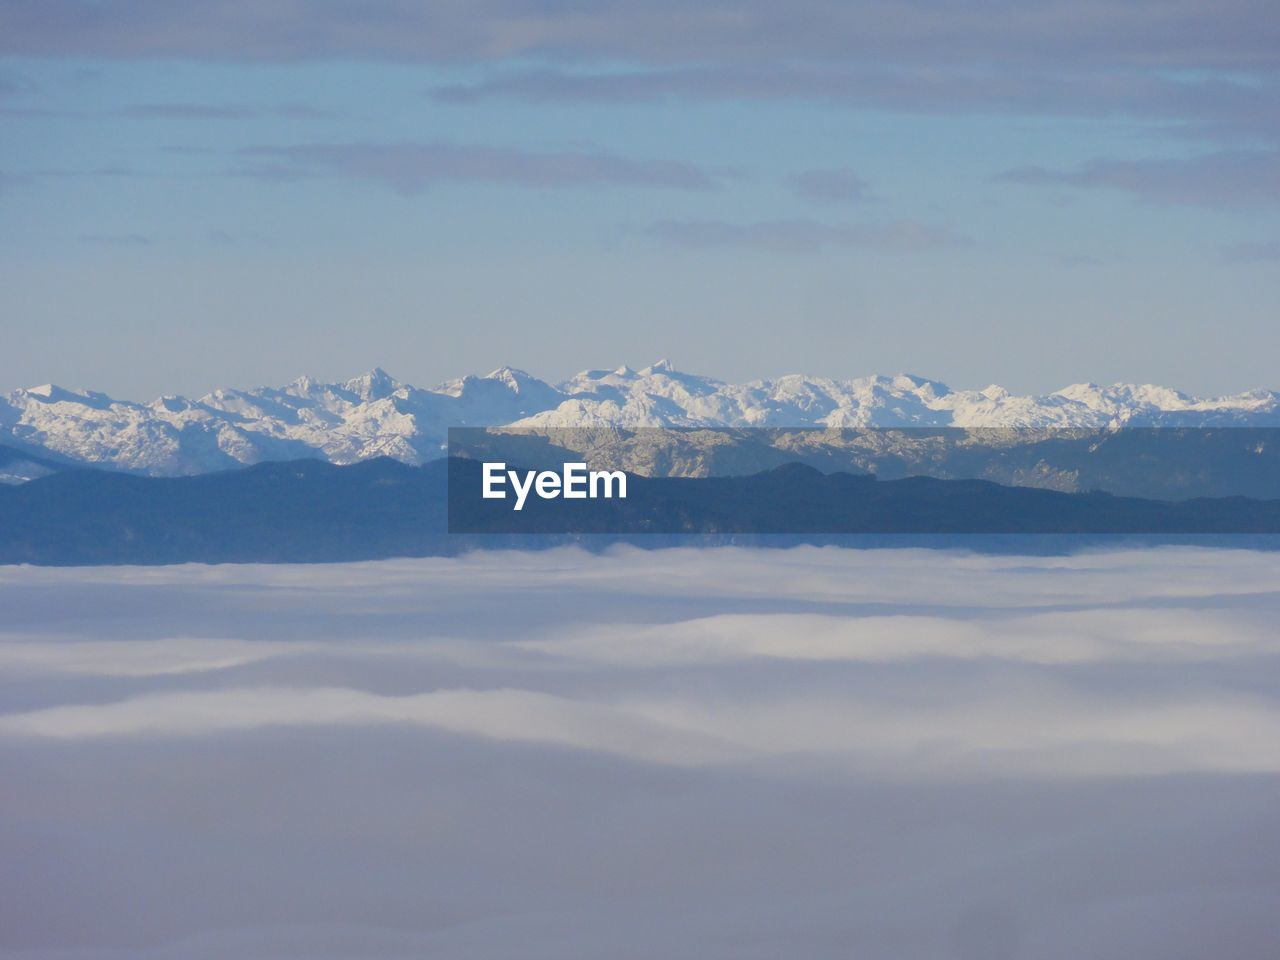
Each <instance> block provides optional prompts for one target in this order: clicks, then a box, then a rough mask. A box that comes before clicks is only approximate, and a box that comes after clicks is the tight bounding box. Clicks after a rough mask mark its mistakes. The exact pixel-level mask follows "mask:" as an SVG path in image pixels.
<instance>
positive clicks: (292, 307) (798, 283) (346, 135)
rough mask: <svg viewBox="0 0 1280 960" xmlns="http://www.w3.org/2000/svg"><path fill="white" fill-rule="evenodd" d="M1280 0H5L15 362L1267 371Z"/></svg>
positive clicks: (48, 373)
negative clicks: (666, 362) (662, 361)
mask: <svg viewBox="0 0 1280 960" xmlns="http://www.w3.org/2000/svg"><path fill="white" fill-rule="evenodd" d="M1277 102H1280V9H1277V8H1276V6H1275V4H1274V3H1272V2H1270V0H1224V2H1217V3H1213V4H1209V3H1204V2H1201V0H1151V2H1143V3H1126V2H1112V3H1106V2H1084V3H1081V2H1079V0H1020V2H1016V3H1015V2H1008V0H999V2H993V0H981V2H972V3H957V2H942V0H923V2H920V3H913V4H909V5H904V4H900V3H888V2H870V3H843V2H835V0H796V2H794V3H788V4H777V3H772V2H770V3H766V2H764V0H743V2H738V3H728V2H723V0H682V2H680V3H674V2H667V0H657V2H652V3H644V4H636V3H623V2H620V0H594V2H587V0H561V2H554V3H548V2H531V0H468V2H461V0H456V2H439V3H411V2H408V0H365V2H360V3H356V2H353V0H324V2H319V0H262V2H258V3H254V4H244V3H241V2H233V0H209V2H203V3H187V2H177V3H174V2H162V0H97V2H90V0H8V2H6V3H4V4H3V5H0V334H2V336H3V349H0V390H8V389H12V388H16V387H19V386H30V385H35V384H41V383H46V382H55V383H59V384H62V385H65V386H69V387H86V388H90V389H97V390H103V391H106V392H108V393H110V394H112V395H115V396H119V397H123V398H129V399H140V400H145V399H150V398H152V397H154V396H158V395H160V394H164V393H183V394H188V395H196V396H198V395H200V394H202V393H204V392H207V391H208V390H210V389H212V388H214V387H216V386H222V385H226V386H240V387H245V386H253V385H263V384H282V383H285V382H287V381H289V380H292V379H293V378H295V377H297V376H299V375H301V374H309V375H312V376H316V377H319V378H322V379H327V380H332V379H344V378H347V377H351V376H355V375H358V374H360V373H362V372H364V371H366V370H369V369H371V368H373V367H375V366H382V367H384V368H386V369H387V370H388V371H389V372H391V373H392V374H393V375H395V376H396V377H397V378H399V379H401V380H404V381H407V382H411V383H414V384H416V385H419V386H431V385H433V384H435V383H437V382H439V381H441V380H444V379H446V378H449V377H454V376H460V375H462V374H464V373H470V372H475V373H484V372H486V371H488V370H490V369H492V368H494V367H497V366H500V365H503V364H510V365H512V366H516V367H520V368H523V369H527V370H529V371H530V372H532V373H534V374H536V375H538V376H541V377H543V378H545V379H548V380H553V381H554V380H559V379H562V378H564V377H567V376H570V375H572V374H573V373H575V372H577V371H579V370H582V369H585V368H612V367H615V366H618V365H620V364H623V363H626V364H630V365H632V366H635V367H639V366H643V365H645V364H648V363H651V362H652V361H654V360H657V359H658V358H660V357H669V358H671V359H672V360H673V361H674V362H675V364H676V365H677V366H678V367H679V368H681V369H683V370H687V371H691V372H696V373H703V374H708V375H712V376H717V377H720V378H723V379H726V380H733V381H740V380H747V379H752V378H757V377H770V376H779V375H783V374H787V373H796V372H801V373H807V374H812V375H819V376H833V377H854V376H862V375H866V374H870V373H898V372H908V373H914V374H918V375H922V376H927V377H931V378H935V379H939V380H942V381H944V382H947V383H948V384H950V385H951V386H953V387H956V388H968V387H976V388H981V387H984V386H986V385H988V384H990V383H999V384H1002V385H1004V386H1005V387H1007V388H1009V389H1011V390H1014V391H1016V392H1046V391H1050V390H1054V389H1058V388H1061V387H1063V386H1066V385H1067V384H1070V383H1076V382H1082V381H1094V382H1104V383H1109V382H1115V381H1124V382H1156V383H1162V384H1165V385H1169V386H1173V387H1176V388H1180V389H1184V390H1187V391H1191V392H1195V393H1229V392H1236V391H1240V390H1245V389H1250V388H1258V387H1265V388H1272V389H1274V388H1277V387H1280V378H1278V377H1277V374H1276V367H1275V362H1274V358H1275V356H1276V355H1277V351H1278V349H1280V334H1278V333H1277V329H1280V324H1277V323H1276V319H1277V318H1276V313H1277V310H1276V307H1277V303H1280V111H1278V110H1277V109H1276V107H1275V104H1276V103H1277Z"/></svg>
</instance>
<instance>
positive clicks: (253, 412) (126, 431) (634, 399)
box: [0, 361, 1280, 482]
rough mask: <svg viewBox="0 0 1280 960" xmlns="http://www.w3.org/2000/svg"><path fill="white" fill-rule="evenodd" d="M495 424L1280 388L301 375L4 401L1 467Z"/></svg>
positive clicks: (211, 465)
mask: <svg viewBox="0 0 1280 960" xmlns="http://www.w3.org/2000/svg"><path fill="white" fill-rule="evenodd" d="M497 425H519V426H522V427H529V428H536V429H554V428H565V427H584V426H604V427H623V428H628V429H630V428H639V427H735V428H737V427H827V428H866V427H961V428H985V427H996V428H1021V429H1027V430H1055V429H1064V428H1075V429H1105V428H1111V427H1121V426H1124V427H1139V426H1142V427H1226V426H1230V427H1280V393H1278V392H1276V391H1270V390H1254V391H1251V392H1247V393H1241V394H1236V395H1234V396H1228V397H1208V398H1203V397H1193V396H1189V395H1187V394H1185V393H1181V392H1179V391H1177V390H1172V389H1169V388H1166V387H1158V386H1152V385H1141V386H1139V385H1133V384H1116V385H1112V386H1109V387H1103V386H1097V385H1095V384H1091V383H1085V384H1075V385H1073V386H1069V387H1066V388H1064V389H1062V390H1058V391H1056V392H1054V393H1049V394H1043V395H1036V396H1018V395H1015V394H1012V393H1010V392H1009V391H1007V390H1004V389H1003V388H1001V387H997V386H990V387H987V388H986V389H983V390H952V389H951V388H950V387H948V386H946V385H945V384H943V383H939V382H938V381H935V380H928V379H925V378H922V377H916V376H908V375H898V376H870V377H862V378H859V379H851V380H838V379H828V378H821V377H807V376H801V375H790V376H784V377H779V378H777V379H772V380H755V381H751V382H748V383H741V384H733V383H726V382H724V381H721V380H717V379H714V378H712V377H706V376H699V375H696V374H690V373H684V372H681V371H679V370H677V369H676V368H675V367H673V366H672V365H671V364H670V363H669V362H667V361H660V362H658V363H655V364H652V365H651V366H648V367H645V368H643V369H640V370H632V369H631V368H629V367H619V368H618V369H616V370H587V371H584V372H582V373H580V374H578V375H577V376H574V377H571V378H570V379H568V380H566V381H564V382H562V383H558V384H551V383H547V382H545V381H543V380H539V379H538V378H537V377H534V376H532V375H531V374H528V373H525V372H524V371H522V370H517V369H514V368H511V367H502V368H499V369H497V370H494V371H493V372H492V373H490V374H488V375H486V376H483V377H480V376H466V377H462V378H459V379H455V380H449V381H446V382H445V383H442V384H440V385H438V386H436V387H433V388H431V389H421V388H418V387H415V386H412V385H410V384H406V383H402V382H400V381H398V380H396V379H394V378H393V377H391V376H390V375H389V374H387V373H386V372H385V371H383V370H381V369H375V370H373V371H371V372H370V373H367V374H365V375H364V376H362V377H356V378H355V379H352V380H347V381H344V382H339V383H322V382H319V381H317V380H313V379H311V378H309V377H301V378H299V379H297V380H295V381H293V382H292V383H290V384H287V385H286V386H283V387H255V388H251V389H244V390H240V389H229V388H227V389H218V390H214V391H213V392H211V393H209V394H207V395H205V396H203V397H200V398H199V399H195V400H192V399H187V398H185V397H181V396H164V397H160V398H159V399H157V400H153V401H151V402H150V403H139V402H133V401H127V400H118V399H114V398H112V397H109V396H107V395H105V394H102V393H97V392H93V391H88V390H71V389H66V388H63V387H59V386H55V385H52V384H46V385H44V386H38V387H30V388H27V389H19V390H14V391H12V392H11V393H9V394H8V395H6V396H4V397H3V398H0V444H3V445H5V446H7V447H9V448H10V449H11V451H13V452H11V453H10V454H8V457H9V460H10V461H11V462H15V463H18V464H19V466H20V467H21V469H17V470H9V471H7V472H6V471H3V470H0V473H4V477H3V478H0V479H4V480H8V481H10V482H15V481H21V480H25V479H30V478H31V477H32V476H37V475H40V474H42V473H44V472H48V471H49V470H52V469H56V466H57V465H59V464H67V463H70V464H79V465H97V466H102V467H107V468H111V469H116V470H122V471H127V472H132V473H140V474H146V475H151V476H182V475H189V474H200V473H208V472H212V471H217V470H224V469H230V468H235V467H239V466H244V465H248V464H254V463H259V462H263V461H284V460H294V459H302V458H318V459H323V460H327V461H329V462H330V463H334V464H349V463H355V462H357V461H361V460H368V459H371V458H374V457H391V458H393V459H395V460H399V461H402V462H404V463H408V464H421V463H425V462H428V461H430V460H434V459H436V458H438V457H440V456H442V455H443V454H444V453H445V445H446V439H447V431H448V428H449V427H455V426H497Z"/></svg>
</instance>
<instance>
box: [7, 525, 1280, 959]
mask: <svg viewBox="0 0 1280 960" xmlns="http://www.w3.org/2000/svg"><path fill="white" fill-rule="evenodd" d="M1278 583H1280V553H1274V552H1254V551H1248V550H1201V549H1194V548H1169V549H1146V550H1120V551H1095V552H1088V553H1079V554H1072V555H1066V556H1055V557H1028V556H979V555H972V554H967V553H963V552H959V551H956V552H944V551H923V550H838V549H832V548H826V549H819V548H798V549H789V550H758V551H756V550H745V549H735V548H724V549H711V550H697V549H675V550H653V551H644V550H635V549H630V548H617V549H612V550H609V551H605V552H603V553H599V554H596V553H586V552H584V551H580V550H574V549H562V550H553V551H547V552H545V553H523V552H518V551H480V552H476V553H472V554H469V555H466V556H462V557H455V558H425V559H404V560H394V561H383V562H373V563H353V564H332V565H299V566H289V565H275V566H271V565H267V566H237V565H233V564H228V565H217V566H206V565H196V564H192V565H184V566H171V567H100V568H85V567H81V568H32V567H20V566H0V609H2V610H4V612H5V617H4V629H3V631H0V730H2V731H3V733H2V735H0V784H2V785H3V809H4V816H3V817H0V863H3V864H4V866H5V869H4V870H0V958H3V960H69V958H71V957H74V958H76V960H207V958H210V957H264V958H265V957H307V958H314V960H355V958H361V960H397V958H406V957H442V958H450V960H493V958H508V960H509V958H514V957H520V958H532V960H588V958H592V960H594V958H599V957H610V958H613V957H619V958H620V960H636V958H641V957H663V958H671V960H693V958H697V960H730V958H732V960H775V958H777V957H780V956H804V957H814V958H836V957H850V956H869V957H895V956H919V957H953V958H958V960H965V958H977V957H984V958H987V960H1009V958H1012V957H1015V956H1023V955H1026V956H1039V955H1042V954H1043V955H1052V956H1062V957H1068V956H1069V957H1089V958H1097V960H1119V958H1124V960H1157V958H1158V960H1199V958H1202V957H1209V956H1213V957H1217V956H1229V957H1263V956H1269V953H1270V952H1273V951H1272V946H1273V944H1274V943H1275V942H1276V941H1277V937H1280V918H1277V916H1276V911H1275V864H1276V863H1277V862H1278V858H1280V810H1278V809H1277V805H1276V803H1275V801H1274V797H1275V793H1276V788H1277V786H1278V785H1280V774H1278V773H1277V772H1276V771H1277V769H1280V695H1278V693H1277V691H1278V690H1280V685H1278V684H1277V683H1276V672H1277V670H1278V669H1280V656H1278V655H1277V649H1278V648H1280V637H1278V636H1277V634H1276V631H1275V629H1274V622H1275V619H1276V614H1277V610H1278V607H1280V591H1278V590H1277V584H1278ZM1153 811H1158V815H1155V816H1153ZM138 903H146V904H147V909H146V910H138V909H136V905H137V904H138ZM655 916H660V917H661V918H662V922H661V923H659V924H655V923H654V921H653V918H654V917H655Z"/></svg>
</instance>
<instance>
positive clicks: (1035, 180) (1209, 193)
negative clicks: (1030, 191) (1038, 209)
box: [997, 150, 1280, 210]
mask: <svg viewBox="0 0 1280 960" xmlns="http://www.w3.org/2000/svg"><path fill="white" fill-rule="evenodd" d="M997 179H998V180H1000V181H1003V182H1005V183H1019V184H1025V185H1028V186H1036V187H1073V188H1082V189H1099V188H1101V189H1109V190H1120V191H1123V192H1126V193H1129V194H1132V195H1133V196H1135V197H1137V198H1138V199H1140V200H1142V201H1144V202H1147V203H1156V204H1164V205H1177V206H1195V207H1218V208H1225V209H1244V210H1248V209H1253V208H1256V207H1259V206H1273V205H1275V204H1277V203H1280V150H1255V151H1231V152H1228V151H1220V152H1216V153H1208V154H1202V155H1200V156H1197V157H1192V158H1189V159H1177V160H1095V161H1094V162H1092V163H1090V164H1087V165H1085V166H1083V167H1080V168H1078V169H1075V170H1052V169H1049V168H1046V167H1039V166H1026V167H1015V168H1013V169H1010V170H1006V171H1004V172H1003V173H1001V174H1000V175H999V176H998V177H997Z"/></svg>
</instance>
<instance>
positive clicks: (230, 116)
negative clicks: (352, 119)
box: [117, 103, 336, 120]
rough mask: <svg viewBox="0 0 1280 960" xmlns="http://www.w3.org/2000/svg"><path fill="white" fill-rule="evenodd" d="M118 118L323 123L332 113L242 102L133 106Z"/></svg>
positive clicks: (293, 105) (291, 105) (298, 106)
mask: <svg viewBox="0 0 1280 960" xmlns="http://www.w3.org/2000/svg"><path fill="white" fill-rule="evenodd" d="M117 115H118V116H122V117H130V118H133V119H140V120H254V119H262V118H268V119H286V120H327V119H332V118H333V117H334V116H336V114H334V113H333V112H331V111H328V110H322V109H320V108H318V107H312V106H308V105H307V104H303V103H282V104H277V105H275V106H270V107H258V106H251V105H249V104H243V103H222V104H214V103H135V104H131V105H129V106H127V107H124V108H123V109H121V110H119V111H117Z"/></svg>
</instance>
